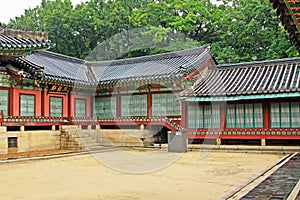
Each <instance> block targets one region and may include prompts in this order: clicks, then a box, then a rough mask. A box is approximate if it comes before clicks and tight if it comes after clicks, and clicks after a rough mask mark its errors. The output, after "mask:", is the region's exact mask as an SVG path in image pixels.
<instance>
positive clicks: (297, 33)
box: [270, 0, 300, 53]
mask: <svg viewBox="0 0 300 200" xmlns="http://www.w3.org/2000/svg"><path fill="white" fill-rule="evenodd" d="M270 2H271V3H272V5H273V8H274V9H276V14H277V16H279V17H280V21H281V23H282V25H283V26H284V28H285V29H286V30H287V31H288V33H289V35H290V37H291V41H292V42H293V43H294V45H295V47H296V49H297V50H298V52H299V53H300V27H299V26H300V2H298V1H287V0H270Z"/></svg>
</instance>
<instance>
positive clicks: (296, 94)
mask: <svg viewBox="0 0 300 200" xmlns="http://www.w3.org/2000/svg"><path fill="white" fill-rule="evenodd" d="M292 97H298V98H299V97H300V92H299V91H298V92H293V93H271V94H251V95H237V96H207V97H204V96H199V97H197V96H196V97H195V96H194V97H192V96H184V95H181V96H180V98H181V99H182V100H184V101H189V102H211V101H222V102H224V101H241V100H255V99H277V98H292Z"/></svg>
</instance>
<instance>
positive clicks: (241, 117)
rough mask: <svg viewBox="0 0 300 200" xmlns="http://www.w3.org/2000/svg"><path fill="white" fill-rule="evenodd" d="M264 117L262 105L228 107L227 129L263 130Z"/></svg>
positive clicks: (229, 105)
mask: <svg viewBox="0 0 300 200" xmlns="http://www.w3.org/2000/svg"><path fill="white" fill-rule="evenodd" d="M263 117H264V116H263V105H262V103H252V104H228V105H227V106H226V127H227V128H263V125H264V124H263Z"/></svg>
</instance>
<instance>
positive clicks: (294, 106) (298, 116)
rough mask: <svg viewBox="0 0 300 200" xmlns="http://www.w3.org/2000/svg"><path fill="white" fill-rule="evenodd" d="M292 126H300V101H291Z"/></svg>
mask: <svg viewBox="0 0 300 200" xmlns="http://www.w3.org/2000/svg"><path fill="white" fill-rule="evenodd" d="M291 122H292V127H295V128H296V127H300V102H292V103H291Z"/></svg>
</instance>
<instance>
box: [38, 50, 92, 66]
mask: <svg viewBox="0 0 300 200" xmlns="http://www.w3.org/2000/svg"><path fill="white" fill-rule="evenodd" d="M37 54H42V55H43V56H46V57H49V58H56V59H60V60H67V61H71V62H74V61H75V62H78V63H81V64H84V63H85V62H86V61H85V60H82V59H80V58H76V57H72V56H67V55H63V54H60V53H56V52H53V51H40V52H38V53H37Z"/></svg>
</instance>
